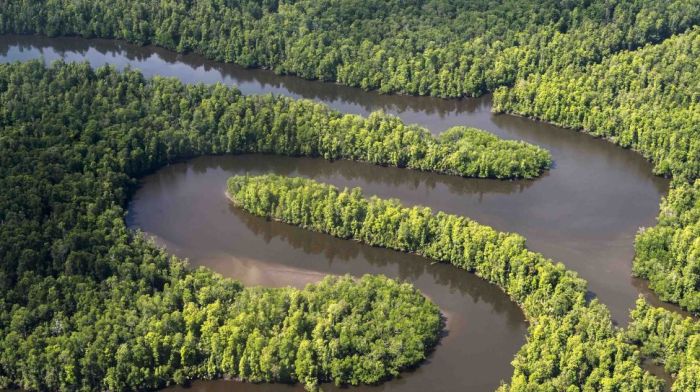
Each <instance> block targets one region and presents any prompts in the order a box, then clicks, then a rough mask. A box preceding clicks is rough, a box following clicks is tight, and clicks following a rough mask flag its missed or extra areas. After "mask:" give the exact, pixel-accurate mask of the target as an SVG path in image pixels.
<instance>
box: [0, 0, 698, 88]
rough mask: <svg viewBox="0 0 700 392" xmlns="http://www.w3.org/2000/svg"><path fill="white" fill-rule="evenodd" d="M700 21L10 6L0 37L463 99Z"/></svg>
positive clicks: (577, 10) (415, 0) (399, 10)
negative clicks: (120, 45) (153, 48)
mask: <svg viewBox="0 0 700 392" xmlns="http://www.w3.org/2000/svg"><path fill="white" fill-rule="evenodd" d="M698 21H700V1H698V0H671V1H657V0H623V1H609V0H567V1H560V0H545V1H536V0H507V1H495V0H491V1H482V0H466V1H453V0H408V1H406V0H391V1H386V0H362V1H358V0H322V1H319V0H283V1H279V0H265V1H259V0H257V1H256V0H240V1H234V0H227V1H218V0H199V1H171V0H167V1H146V0H138V1H133V0H130V1H125V0H118V1H114V0H90V1H86V0H55V1H54V0H32V1H22V0H9V1H4V2H1V3H0V32H4V33H7V32H15V33H40V34H45V35H49V36H55V35H81V36H84V37H103V38H121V39H125V40H128V41H131V42H136V43H141V44H145V43H153V44H156V45H160V46H163V47H166V48H169V49H173V50H177V51H178V52H186V51H196V52H199V53H202V54H204V55H205V56H207V57H209V58H211V59H214V60H219V61H227V62H235V63H238V64H242V65H245V66H257V67H266V68H271V69H273V70H275V71H276V72H279V73H292V74H296V75H299V76H302V77H305V78H313V79H322V80H330V81H337V82H340V83H343V84H346V85H350V86H359V87H362V88H365V89H375V90H380V91H382V92H403V93H409V94H420V95H435V96H443V97H448V96H449V97H458V96H463V95H478V94H482V93H484V92H486V91H491V90H493V89H495V88H496V87H498V86H502V85H511V84H513V83H514V82H515V81H516V80H517V79H520V78H524V77H526V76H528V75H530V74H532V73H541V72H544V71H546V70H558V69H562V68H565V67H567V66H574V67H579V66H582V65H585V64H588V63H591V62H598V61H600V60H601V59H602V58H603V57H605V56H606V55H609V54H611V53H614V52H617V51H619V50H622V49H629V48H636V47H639V46H642V45H644V44H646V43H648V42H658V41H660V40H662V39H664V38H666V37H668V36H670V35H671V34H673V33H678V32H683V31H685V30H686V29H687V28H689V27H691V26H693V25H694V24H697V23H698Z"/></svg>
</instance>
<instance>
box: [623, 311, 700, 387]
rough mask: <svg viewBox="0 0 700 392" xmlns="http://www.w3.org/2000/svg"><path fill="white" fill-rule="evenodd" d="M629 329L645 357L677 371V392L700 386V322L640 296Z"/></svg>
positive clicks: (671, 370)
mask: <svg viewBox="0 0 700 392" xmlns="http://www.w3.org/2000/svg"><path fill="white" fill-rule="evenodd" d="M626 333H627V338H628V340H629V341H631V342H633V343H635V344H637V345H639V346H640V347H641V350H642V353H643V354H644V355H645V356H646V357H648V358H651V359H652V360H654V361H655V362H657V363H661V364H663V365H664V368H665V369H666V371H668V372H669V373H670V374H673V375H675V378H676V380H675V382H674V383H673V386H672V390H673V391H674V392H685V391H697V390H700V323H698V322H697V321H696V320H693V319H692V318H690V317H683V316H681V315H679V314H676V313H673V312H671V311H669V310H666V309H662V308H654V307H651V306H650V305H649V304H648V303H646V302H645V301H644V300H642V299H640V300H638V301H637V307H636V308H635V309H634V310H633V311H632V323H631V324H630V325H629V327H628V330H627V332H626Z"/></svg>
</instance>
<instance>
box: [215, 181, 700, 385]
mask: <svg viewBox="0 0 700 392" xmlns="http://www.w3.org/2000/svg"><path fill="white" fill-rule="evenodd" d="M227 193H228V195H229V197H230V198H231V200H232V202H233V203H234V204H235V205H236V206H238V207H240V208H243V209H244V210H246V211H248V212H250V213H252V214H255V215H259V216H263V217H268V218H272V219H275V220H279V221H282V222H285V223H289V224H292V225H297V226H300V227H302V228H305V229H308V230H313V231H318V232H322V233H326V234H330V235H333V236H335V237H339V238H345V239H352V240H356V241H360V242H363V243H366V244H368V245H372V246H380V247H385V248H389V249H394V250H398V251H402V252H410V253H416V254H419V255H421V256H424V257H426V262H429V261H430V260H436V261H440V262H445V263H450V264H452V265H454V266H456V267H458V268H461V269H464V270H467V271H469V272H473V273H475V274H476V275H478V276H480V277H482V278H484V279H486V280H488V281H489V282H491V283H493V284H496V285H497V286H499V287H500V288H501V289H502V290H503V291H504V292H506V293H507V294H508V295H509V296H510V297H511V299H512V300H513V301H515V302H517V303H518V304H519V305H520V306H521V307H522V309H523V311H524V312H525V314H526V316H527V318H528V319H529V321H530V323H531V327H530V329H529V338H528V342H527V343H526V344H525V345H524V346H523V347H522V348H521V349H520V351H519V352H518V353H517V355H516V357H515V360H514V361H513V366H514V373H513V377H512V379H511V381H510V384H507V385H503V386H501V388H500V389H499V390H500V391H503V392H505V391H529V390H567V391H569V390H571V391H576V390H582V391H589V390H590V391H600V390H617V391H642V390H643V391H653V390H658V391H661V390H664V389H663V386H662V382H661V381H660V380H658V379H656V378H654V377H653V376H651V375H650V374H649V373H647V372H645V371H644V370H643V369H642V361H641V360H642V355H643V357H644V358H650V359H651V360H653V361H655V362H658V363H660V364H663V366H664V367H665V369H666V370H667V371H668V372H669V373H670V374H673V375H675V376H676V380H675V382H674V383H673V385H672V387H671V389H672V391H674V392H675V391H678V392H681V391H693V390H696V389H697V388H698V387H700V381H699V380H700V324H699V323H697V322H696V321H695V320H693V319H692V318H689V317H682V316H680V315H676V314H674V313H672V312H670V311H668V310H665V309H661V308H653V307H651V306H650V305H649V304H648V303H647V302H646V301H644V300H643V299H640V300H639V301H638V302H637V307H636V308H635V309H634V310H633V311H632V313H631V319H632V322H631V324H630V326H629V327H628V328H626V329H620V328H617V327H614V326H613V325H612V322H611V320H610V315H609V312H608V310H607V308H606V307H605V305H603V304H600V303H598V302H597V300H593V301H588V300H587V299H586V293H587V288H586V282H585V281H584V280H583V279H581V278H579V277H578V276H577V274H576V273H575V272H573V271H570V270H567V269H566V268H565V267H564V265H562V264H561V263H554V262H553V261H551V260H549V259H546V258H545V257H544V256H542V255H541V254H539V253H535V252H532V251H529V250H527V248H526V247H525V239H524V238H523V237H521V236H519V235H517V234H512V233H503V232H498V231H496V230H494V229H492V228H490V227H488V226H484V225H481V224H479V223H477V222H475V221H473V220H470V219H469V218H466V217H461V216H456V215H451V214H445V213H443V212H437V213H433V211H432V210H431V209H430V208H427V207H421V206H417V207H410V208H409V207H404V206H403V205H401V203H400V202H399V201H398V200H393V199H392V200H385V199H380V198H378V197H371V198H367V197H366V196H364V195H363V193H362V190H361V189H359V188H353V189H347V188H346V189H343V190H340V189H338V188H336V187H334V186H332V185H326V184H322V183H318V182H315V181H313V180H310V179H304V178H288V177H282V176H277V175H262V176H254V177H249V176H235V177H231V178H230V179H229V181H228V183H227Z"/></svg>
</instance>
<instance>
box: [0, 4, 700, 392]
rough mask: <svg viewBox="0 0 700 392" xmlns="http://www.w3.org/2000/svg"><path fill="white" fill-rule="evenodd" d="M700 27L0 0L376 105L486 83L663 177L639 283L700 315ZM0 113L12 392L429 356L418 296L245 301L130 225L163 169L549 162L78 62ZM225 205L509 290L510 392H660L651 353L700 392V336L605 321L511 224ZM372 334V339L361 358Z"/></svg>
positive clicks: (28, 84) (397, 289) (265, 194)
mask: <svg viewBox="0 0 700 392" xmlns="http://www.w3.org/2000/svg"><path fill="white" fill-rule="evenodd" d="M699 23H700V1H699V0H669V1H658V0H620V1H609V0H565V1H559V0H543V1H534V0H524V1H514V0H506V1H492V0H489V1H477V0H465V1H455V0H389V1H378V0H362V1H360V0H321V1H310V0H295V1H291V0H286V1H279V0H263V1H254V0H224V1H220V0H201V1H187V2H178V1H172V0H162V1H158V2H154V1H145V0H136V1H124V0H117V1H105V0H95V1H85V0H32V1H19V0H8V1H3V2H0V33H18V34H42V35H46V36H82V37H87V38H93V37H101V38H115V39H122V40H125V41H128V42H132V43H136V44H141V45H148V44H153V45H157V46H161V47H164V48H168V49H171V50H174V51H177V52H179V53H189V52H194V53H199V54H201V55H203V56H205V57H207V58H210V59H213V60H217V61H222V62H231V63H236V64H239V65H242V66H245V67H259V68H266V69H271V70H272V71H274V72H276V73H278V74H290V75H297V76H300V77H302V78H307V79H317V80H322V81H331V82H336V83H340V84H343V85H348V86H355V87H360V88H363V89H367V90H377V91H379V92H381V93H401V94H412V95H430V96H436V97H468V96H479V95H483V94H486V93H490V92H493V104H494V106H493V109H494V111H496V112H499V113H512V114H518V115H522V116H526V117H532V118H536V119H540V120H543V121H547V122H550V123H554V124H557V125H561V126H564V127H568V128H572V129H576V130H581V131H584V132H587V133H589V134H591V135H593V136H596V137H601V138H605V139H607V140H609V141H611V142H613V143H616V144H618V145H620V146H622V147H624V148H630V149H633V150H635V151H638V152H639V153H640V154H642V155H643V156H644V157H646V158H647V159H649V160H650V161H651V162H652V163H653V164H654V172H655V173H656V174H658V175H662V176H666V177H672V178H673V182H672V184H671V190H670V192H669V194H668V196H667V197H666V198H665V199H664V200H663V201H662V204H661V209H660V212H659V215H658V222H657V225H656V226H654V227H649V228H643V229H640V231H639V233H638V235H637V237H636V240H635V259H634V264H633V273H634V274H635V275H636V276H638V277H641V278H643V279H646V280H648V281H649V286H650V288H651V289H652V290H653V291H654V292H656V293H657V294H658V295H659V298H660V299H662V300H664V301H668V302H672V303H677V304H679V305H680V306H681V307H682V308H684V309H687V310H689V311H690V312H692V313H694V314H697V313H700V294H699V293H700V262H699V261H698V251H699V249H700V231H699V227H700V226H699V224H698V221H699V219H700V196H699V193H698V192H700V137H699V136H700V126H699V125H698V124H700V94H699V93H698V91H700V80H699V79H698V78H699V76H698V75H700V28H699V27H698V26H697V25H698V24H699ZM0 102H1V103H2V105H1V106H0V127H1V131H0V167H1V168H2V170H1V173H2V174H1V175H0V192H1V193H2V197H0V260H2V263H0V293H1V295H0V336H2V341H1V342H0V344H2V348H1V349H0V387H22V388H26V389H32V390H46V389H51V390H65V391H68V390H71V391H72V390H105V389H109V390H131V389H148V388H156V387H162V386H164V385H169V384H172V383H183V382H186V381H187V380H191V379H195V378H215V377H234V378H239V379H244V380H249V381H254V382H255V381H280V382H296V381H298V382H301V383H303V384H305V385H307V386H308V387H309V388H311V389H313V388H315V387H317V386H318V384H319V383H321V382H326V381H332V382H336V383H339V384H357V383H376V382H379V381H381V380H384V379H386V378H389V377H392V376H395V375H396V374H397V373H398V372H399V371H400V370H401V369H405V368H409V367H413V366H416V365H418V364H419V363H420V362H421V361H422V360H423V359H424V358H425V357H426V355H427V353H429V352H430V350H431V348H432V347H433V346H434V345H435V344H437V335H438V334H439V331H440V329H441V328H442V323H441V321H440V315H439V311H438V309H437V308H436V307H435V305H434V304H432V303H431V302H430V301H429V300H427V299H425V298H424V297H423V296H422V295H421V294H420V293H419V292H417V291H416V290H415V289H413V288H412V287H410V286H409V285H406V284H403V283H399V282H394V281H392V280H390V279H386V278H383V277H369V276H366V277H363V278H360V279H357V280H353V279H351V278H349V277H341V278H328V279H326V280H324V281H322V282H321V283H319V284H316V285H311V286H308V287H306V288H304V289H263V288H246V287H243V286H241V285H240V284H239V283H237V282H235V281H232V280H230V279H225V278H222V277H220V276H218V275H216V274H214V273H212V272H209V271H207V270H192V269H190V268H189V267H188V266H187V265H186V263H185V262H184V261H182V260H179V259H177V258H173V257H170V256H168V255H167V253H166V252H165V251H164V250H162V249H158V248H157V247H156V246H155V245H154V244H153V243H151V242H149V241H148V240H146V239H144V237H143V235H142V234H141V233H138V232H137V233H134V232H132V231H130V230H128V229H127V228H126V226H125V223H124V214H125V205H126V202H127V201H128V199H129V197H130V196H131V195H132V194H133V192H134V190H135V188H136V186H137V183H138V178H139V177H141V176H143V175H145V174H148V173H151V172H153V171H155V170H157V169H158V168H160V167H162V166H163V165H165V164H168V163H173V162H177V161H179V160H182V159H187V158H191V157H194V156H198V155H203V154H238V153H267V154H282V155H289V156H310V157H319V158H325V159H330V160H335V159H348V160H356V161H364V162H369V163H373V164H377V165H385V166H396V167H402V168H408V169H415V170H425V171H432V172H438V173H443V174H449V175H458V176H463V177H480V178H497V179H519V178H524V179H532V178H535V177H538V176H540V175H542V174H543V173H544V172H545V171H546V170H547V169H550V168H552V167H553V165H554V162H553V161H552V158H551V155H550V153H549V152H548V151H545V150H544V149H542V148H539V147H537V146H533V145H530V144H527V143H523V142H518V141H510V140H503V139H500V138H498V137H496V136H494V135H491V134H489V133H486V132H484V131H480V130H477V129H474V128H468V127H455V128H452V129H450V130H448V131H446V132H444V133H442V134H441V135H439V136H433V135H431V134H430V133H429V132H428V131H427V130H426V129H424V128H421V127H418V126H414V125H408V124H404V123H403V122H402V121H401V120H399V119H398V118H396V117H393V116H390V115H386V114H383V113H373V114H371V115H370V116H368V117H366V118H363V117H360V116H354V115H343V114H340V113H337V112H335V111H332V110H330V109H328V108H327V107H326V106H324V105H320V104H317V103H314V102H311V101H306V100H292V99H288V98H283V97H279V96H273V95H265V96H250V97H248V96H243V95H241V93H240V92H239V91H237V90H236V89H235V88H228V87H225V86H223V85H214V86H204V85H193V86H187V85H183V84H182V83H180V82H177V81H175V80H172V79H166V78H160V77H156V78H154V79H153V80H146V79H145V78H144V77H143V76H142V75H141V74H140V73H138V72H136V71H131V70H127V71H125V72H117V71H115V69H113V68H110V67H103V68H99V69H96V70H91V69H90V68H89V67H88V66H87V65H86V64H79V65H69V64H63V63H58V64H54V65H52V66H50V67H45V66H44V65H42V64H41V63H40V62H29V63H26V64H11V65H0ZM228 189H229V194H230V196H231V197H232V199H233V200H234V202H235V203H236V204H237V205H239V206H241V207H242V208H244V209H245V210H247V211H249V212H251V213H253V214H256V215H260V216H265V217H270V218H273V219H277V220H281V221H284V222H287V223H290V224H294V225H297V226H300V227H304V228H307V229H311V230H315V231H319V232H323V233H327V234H330V235H333V236H336V237H340V238H346V239H355V240H358V241H361V242H364V243H367V244H370V245H374V246H381V247H387V248H390V249H395V250H399V251H404V252H412V253H417V254H419V255H422V256H424V257H426V258H427V259H430V260H433V261H440V262H445V263H450V264H452V265H455V266H457V267H458V268H462V269H464V270H467V271H470V272H474V273H476V274H477V275H479V276H481V277H482V278H484V279H486V280H487V281H489V282H491V283H493V284H496V285H498V286H499V287H500V288H502V289H503V290H504V292H506V293H507V294H508V295H509V296H510V297H511V298H512V299H513V301H515V302H516V303H518V304H519V305H520V306H521V308H522V309H523V311H524V312H525V314H526V316H527V319H528V321H529V322H530V327H529V332H528V340H527V343H526V344H525V345H524V346H523V347H522V348H521V349H520V350H519V352H518V353H517V355H516V357H515V359H514V361H513V367H514V371H513V376H512V378H511V379H510V381H509V382H508V384H506V385H503V386H501V387H500V391H502V392H505V391H523V392H524V391H533V390H536V391H567V392H574V391H599V390H604V391H638V390H648V391H661V390H662V389H663V386H662V382H661V381H660V380H658V379H656V378H654V377H652V376H651V375H650V374H649V373H648V372H646V371H644V370H643V368H642V358H647V359H651V360H652V361H654V362H657V363H659V364H662V365H663V366H664V368H665V369H666V370H667V371H668V372H669V373H670V374H672V375H673V376H674V383H673V386H672V390H673V391H692V390H698V389H700V363H699V362H698V361H699V359H700V340H699V339H698V336H699V335H700V327H699V325H700V324H699V323H698V322H697V321H695V320H694V319H692V318H684V317H682V316H681V315H679V314H677V313H674V312H672V311H669V310H666V309H662V308H655V307H653V306H651V305H649V304H648V303H646V302H645V301H644V300H640V301H639V302H638V304H637V307H636V308H635V309H634V310H632V313H631V318H632V323H631V324H630V326H629V327H628V328H619V327H617V326H614V325H613V323H612V321H611V319H610V316H609V314H608V310H607V309H606V307H605V306H604V305H602V304H600V303H599V302H598V301H597V300H595V299H593V300H590V294H591V293H589V292H587V288H586V282H585V281H583V280H582V279H581V278H579V277H578V276H577V275H576V273H575V272H573V271H570V270H567V269H566V268H565V267H564V266H563V265H562V264H560V263H555V262H552V261H551V260H548V259H546V258H545V257H544V256H543V255H541V254H538V253H535V252H532V251H530V250H528V249H527V247H526V245H525V239H524V238H523V237H521V236H519V235H517V234H511V233H502V232H498V231H496V230H494V229H492V228H489V227H487V226H484V225H481V224H479V223H476V222H474V221H472V220H470V219H468V218H466V217H461V216H455V215H449V214H445V213H442V212H433V211H431V210H430V209H427V208H423V207H412V208H409V207H404V206H403V205H401V203H400V202H399V201H397V200H382V199H378V198H376V197H371V198H367V197H366V196H365V195H363V194H362V191H361V190H359V189H347V190H339V189H336V188H334V187H332V186H329V185H324V184H319V183H315V182H313V181H310V180H302V179H296V178H289V179H285V178H280V177H276V176H262V177H237V178H234V179H232V180H231V181H230V182H229V184H228ZM564 261H566V260H564ZM123 293H129V295H128V296H124V295H123ZM357 297H359V298H357ZM370 297H371V298H375V299H376V300H375V301H372V302H370V303H364V302H362V301H361V299H362V298H370ZM392 301H393V302H392ZM387 304H389V305H387ZM367 309H370V311H369V312H367ZM360 324H362V325H367V326H369V327H368V328H366V330H358V329H357V328H354V327H355V326H357V325H360ZM330 325H332V326H334V327H333V328H331V327H329V326H330ZM387 325H401V326H402V328H400V330H395V329H392V333H387V331H388V329H387V328H386V327H387ZM256 326H257V328H256ZM335 326H340V327H339V328H335ZM354 333H362V334H363V335H362V336H361V339H355V337H357V336H354V335H348V334H354ZM366 339H369V340H371V341H373V342H374V343H375V344H370V345H366V344H359V342H361V341H365V340H366ZM87 342H89V345H88V344H87ZM328 346H330V347H333V350H327V349H326V348H325V347H328ZM397 347H401V349H397ZM377 358H381V359H380V360H377Z"/></svg>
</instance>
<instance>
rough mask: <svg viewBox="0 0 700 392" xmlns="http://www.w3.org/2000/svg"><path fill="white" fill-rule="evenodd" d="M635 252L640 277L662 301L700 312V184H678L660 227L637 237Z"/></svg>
mask: <svg viewBox="0 0 700 392" xmlns="http://www.w3.org/2000/svg"><path fill="white" fill-rule="evenodd" d="M635 249H636V251H637V255H636V258H635V263H634V269H633V271H634V273H635V274H636V275H638V276H642V277H644V278H646V279H649V286H650V287H651V288H652V289H653V290H654V291H656V292H657V293H658V294H659V297H660V298H661V299H663V300H665V301H670V302H675V303H678V304H680V305H681V306H683V307H684V308H686V309H689V310H691V311H693V312H696V313H697V312H700V259H699V258H698V255H699V254H700V253H699V252H700V182H698V181H696V182H695V183H694V184H689V183H684V182H680V181H678V182H677V183H676V184H675V186H674V188H673V189H671V191H670V192H669V195H668V197H667V198H666V199H665V200H664V201H663V203H662V204H661V213H660V214H659V218H658V225H657V226H655V227H651V228H647V229H644V230H642V231H641V232H640V233H639V234H638V235H637V241H636V244H635Z"/></svg>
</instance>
